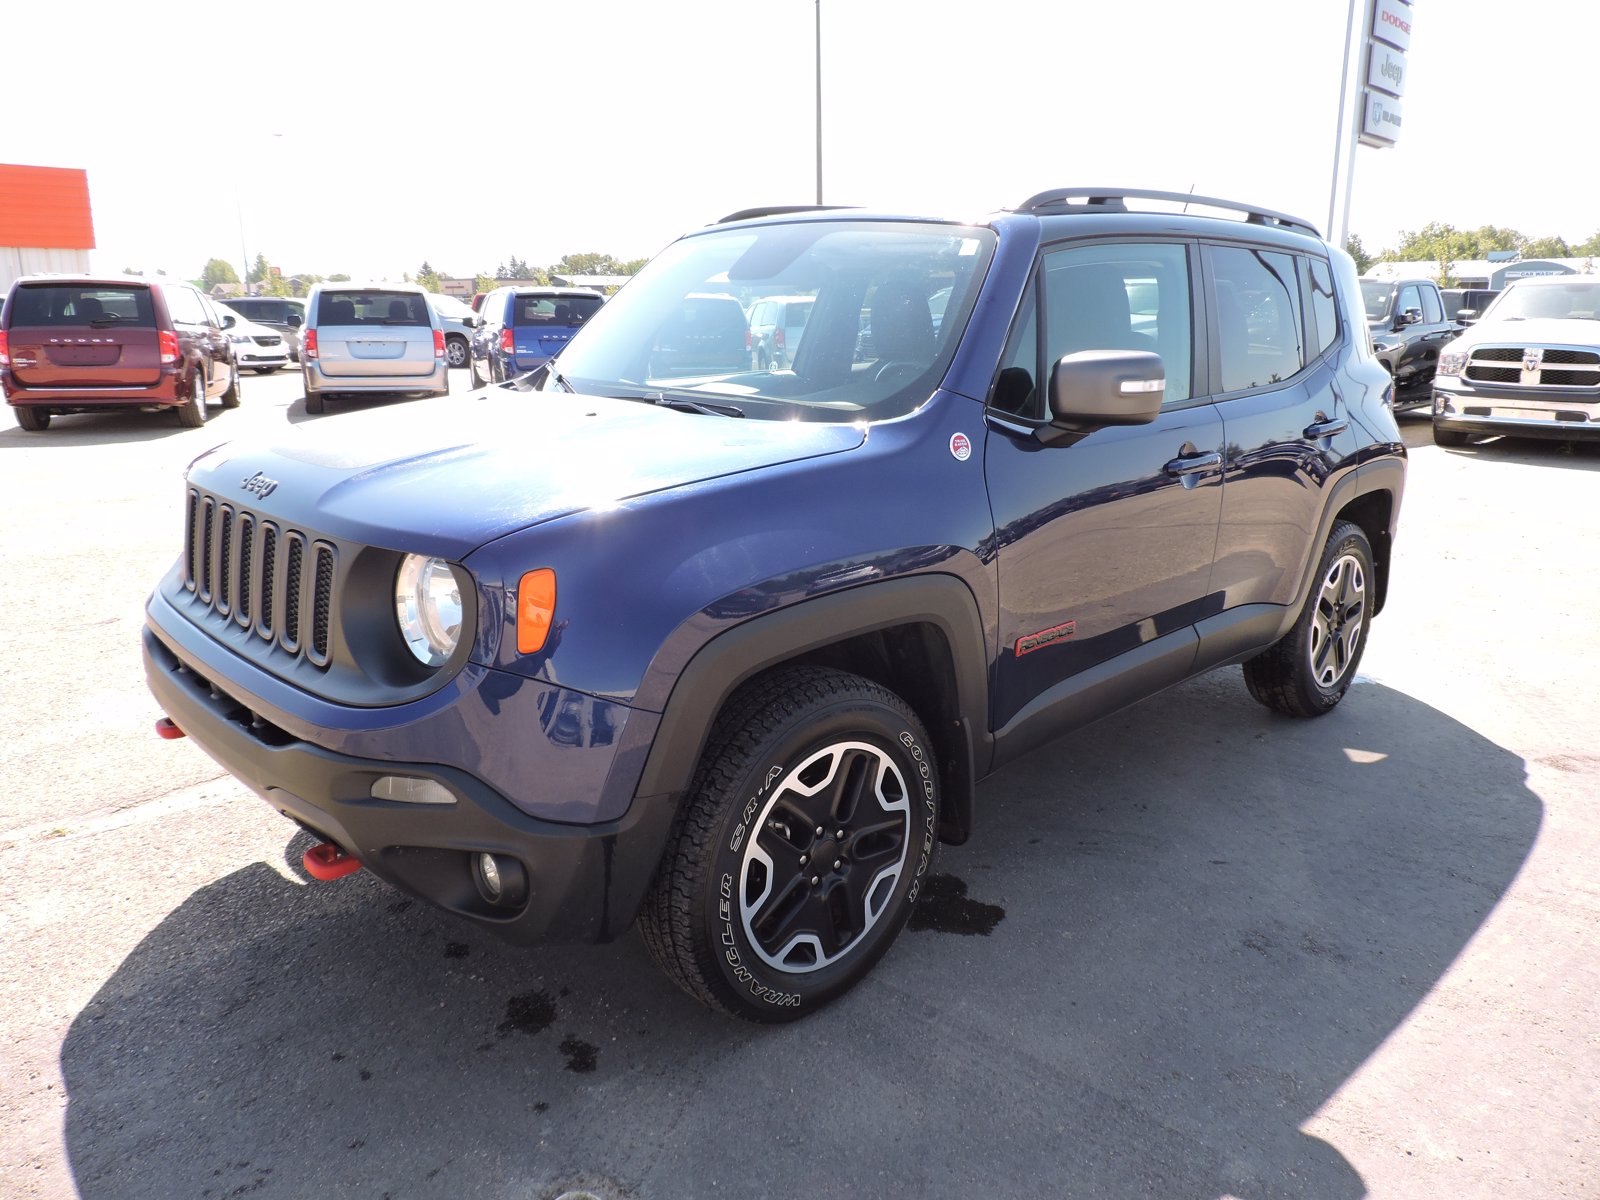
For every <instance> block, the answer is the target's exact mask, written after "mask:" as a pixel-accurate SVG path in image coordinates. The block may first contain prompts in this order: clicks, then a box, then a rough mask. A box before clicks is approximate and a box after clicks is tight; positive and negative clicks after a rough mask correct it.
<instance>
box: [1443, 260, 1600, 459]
mask: <svg viewBox="0 0 1600 1200" xmlns="http://www.w3.org/2000/svg"><path fill="white" fill-rule="evenodd" d="M1490 433H1498V434H1510V435H1512V436H1514V437H1540V438H1560V439H1562V440H1577V439H1593V438H1600V278H1596V277H1595V276H1593V275H1541V276H1534V277H1531V278H1527V279H1517V280H1513V281H1512V282H1511V283H1509V284H1507V285H1506V288H1505V290H1504V291H1502V292H1501V293H1500V294H1499V295H1498V296H1497V297H1496V298H1495V300H1494V302H1493V303H1492V304H1490V305H1489V307H1488V309H1487V310H1485V312H1484V313H1483V315H1482V316H1481V317H1479V318H1478V319H1477V321H1476V322H1474V323H1473V325H1472V327H1471V328H1470V329H1468V330H1466V331H1465V332H1464V333H1462V334H1461V336H1459V337H1457V338H1456V339H1455V340H1454V341H1452V342H1450V343H1449V344H1448V345H1447V346H1445V348H1444V349H1443V350H1442V351H1440V353H1439V369H1438V372H1437V374H1436V375H1435V376H1434V380H1433V440H1434V441H1435V442H1436V443H1438V444H1439V445H1441V446H1464V445H1466V444H1467V443H1468V442H1469V441H1471V440H1472V438H1473V437H1474V436H1475V435H1478V434H1490Z"/></svg>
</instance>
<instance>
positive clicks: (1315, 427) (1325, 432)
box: [1305, 417, 1350, 442]
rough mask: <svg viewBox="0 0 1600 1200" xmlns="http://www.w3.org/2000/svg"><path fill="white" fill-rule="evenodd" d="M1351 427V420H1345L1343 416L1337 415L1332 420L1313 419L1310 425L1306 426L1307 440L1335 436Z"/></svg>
mask: <svg viewBox="0 0 1600 1200" xmlns="http://www.w3.org/2000/svg"><path fill="white" fill-rule="evenodd" d="M1349 428H1350V422H1349V421H1347V420H1345V419H1344V418H1343V417H1335V418H1333V420H1331V421H1329V420H1322V421H1313V422H1312V423H1311V424H1310V425H1307V426H1306V428H1305V437H1306V440H1307V441H1313V442H1314V441H1316V440H1317V439H1318V438H1328V437H1333V436H1335V435H1336V434H1340V433H1343V432H1344V431H1345V430H1346V429H1349Z"/></svg>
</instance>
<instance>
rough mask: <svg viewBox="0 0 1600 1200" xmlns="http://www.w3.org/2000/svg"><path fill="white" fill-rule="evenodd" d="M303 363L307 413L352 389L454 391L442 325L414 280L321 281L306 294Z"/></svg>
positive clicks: (432, 393) (439, 393) (437, 393)
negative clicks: (399, 281)
mask: <svg viewBox="0 0 1600 1200" xmlns="http://www.w3.org/2000/svg"><path fill="white" fill-rule="evenodd" d="M306 305H307V308H308V309H309V311H310V314H311V315H310V320H309V321H308V322H307V323H306V328H305V335H304V339H303V344H302V348H301V355H300V368H301V370H302V372H303V373H304V377H305V386H306V411H307V412H308V413H312V414H316V413H320V412H322V411H323V406H324V404H325V402H326V400H327V398H328V397H329V396H337V395H340V394H348V393H352V392H420V393H423V394H424V395H429V396H447V395H449V394H450V382H449V379H448V378H447V373H448V370H449V368H448V366H447V365H446V363H445V342H444V328H443V326H441V325H440V323H439V317H438V314H436V313H435V312H434V311H433V306H432V305H431V304H429V303H428V293H427V292H425V291H423V290H422V288H420V287H418V286H417V285H415V284H410V283H379V284H365V285H363V284H351V283H318V284H313V285H312V288H311V294H310V296H308V297H307V299H306Z"/></svg>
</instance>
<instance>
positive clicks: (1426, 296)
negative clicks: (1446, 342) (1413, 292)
mask: <svg viewBox="0 0 1600 1200" xmlns="http://www.w3.org/2000/svg"><path fill="white" fill-rule="evenodd" d="M1422 319H1423V320H1424V321H1426V322H1427V323H1428V324H1429V325H1437V324H1438V323H1439V322H1440V321H1442V320H1444V310H1443V309H1442V308H1440V307H1439V293H1438V292H1436V291H1434V290H1433V289H1432V288H1423V289H1422Z"/></svg>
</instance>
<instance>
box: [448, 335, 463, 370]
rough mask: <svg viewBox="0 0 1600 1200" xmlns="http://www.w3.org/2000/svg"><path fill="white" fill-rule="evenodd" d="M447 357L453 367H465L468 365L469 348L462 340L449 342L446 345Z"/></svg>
mask: <svg viewBox="0 0 1600 1200" xmlns="http://www.w3.org/2000/svg"><path fill="white" fill-rule="evenodd" d="M445 358H446V361H448V362H449V364H450V365H451V366H452V367H464V366H466V365H467V348H466V347H465V346H463V345H462V344H461V343H460V342H456V341H452V342H449V343H447V344H446V345H445Z"/></svg>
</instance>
